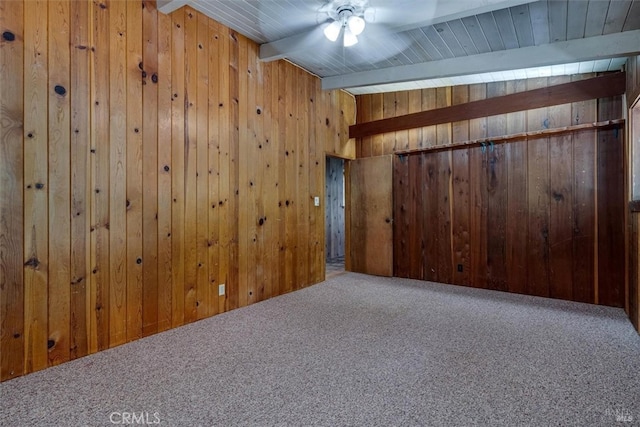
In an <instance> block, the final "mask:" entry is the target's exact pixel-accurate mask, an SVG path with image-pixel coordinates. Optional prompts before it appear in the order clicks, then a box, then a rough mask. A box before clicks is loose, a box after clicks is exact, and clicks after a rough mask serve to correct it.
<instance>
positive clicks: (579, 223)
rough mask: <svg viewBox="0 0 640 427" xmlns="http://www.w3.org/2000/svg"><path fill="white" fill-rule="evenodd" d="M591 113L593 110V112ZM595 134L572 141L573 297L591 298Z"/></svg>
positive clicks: (579, 136)
mask: <svg viewBox="0 0 640 427" xmlns="http://www.w3.org/2000/svg"><path fill="white" fill-rule="evenodd" d="M593 112H594V113H595V109H594V111H593ZM595 146H596V132H595V131H592V130H589V131H583V132H579V133H577V134H575V135H574V138H573V178H572V179H573V215H572V216H573V236H572V237H573V262H572V270H573V277H572V279H573V298H574V299H575V300H576V301H581V302H594V301H596V299H595V289H596V288H595V275H594V264H595V246H594V241H595V237H596V236H595V231H596V224H595V218H596V217H595V215H594V214H593V212H595V210H596V182H595V180H596V170H595V160H594V159H595V156H596V150H595Z"/></svg>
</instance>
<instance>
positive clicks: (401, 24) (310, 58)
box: [159, 0, 640, 93]
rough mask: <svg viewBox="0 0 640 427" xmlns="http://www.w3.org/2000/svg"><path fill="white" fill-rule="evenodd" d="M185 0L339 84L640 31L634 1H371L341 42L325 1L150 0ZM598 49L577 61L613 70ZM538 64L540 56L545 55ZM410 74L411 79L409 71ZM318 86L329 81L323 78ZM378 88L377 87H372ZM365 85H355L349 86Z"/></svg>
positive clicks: (268, 50)
mask: <svg viewBox="0 0 640 427" xmlns="http://www.w3.org/2000/svg"><path fill="white" fill-rule="evenodd" d="M184 4H190V5H192V6H193V7H194V8H196V9H198V10H200V11H201V12H203V13H205V14H207V15H208V16H210V17H211V18H213V19H215V20H217V21H219V22H221V23H223V24H225V25H227V26H229V27H231V28H233V29H234V30H236V31H238V32H240V33H241V34H243V35H245V36H247V37H249V38H250V39H252V40H254V41H256V42H258V43H261V44H262V46H261V59H263V60H271V59H276V58H281V57H286V58H287V59H289V60H290V61H292V62H294V63H295V64H297V65H299V66H301V67H302V68H305V69H306V70H308V71H310V72H312V73H314V74H316V75H318V76H320V77H322V78H325V79H324V80H327V82H326V83H327V84H330V85H331V88H335V87H347V88H349V87H355V86H356V85H354V84H353V81H349V80H348V79H346V81H345V84H344V85H342V86H341V84H340V81H341V80H340V79H339V78H340V77H343V76H353V75H354V73H362V72H367V71H374V70H383V71H384V73H385V74H384V76H385V79H386V80H385V82H386V83H394V82H396V81H406V80H407V79H406V78H404V80H403V77H402V76H401V75H398V76H397V77H396V76H395V74H398V73H395V72H394V70H396V69H399V68H402V67H407V66H417V65H419V64H428V65H433V67H437V66H438V64H440V63H441V61H446V60H450V59H454V58H466V57H471V56H472V57H473V58H469V59H470V60H472V59H474V58H475V59H477V60H479V61H483V60H484V61H485V62H486V61H487V60H488V58H490V57H483V55H487V54H491V53H494V52H507V54H511V53H512V52H513V51H515V50H517V49H523V48H530V47H534V46H545V45H550V44H554V43H562V42H571V41H576V40H580V39H584V38H593V39H592V41H593V42H594V46H597V43H595V42H596V39H597V38H600V37H602V36H606V35H615V34H621V33H623V32H628V31H632V32H634V33H633V35H634V36H635V35H636V33H637V34H638V36H637V37H638V38H637V39H638V40H640V32H638V31H637V30H639V29H640V0H584V1H575V0H574V1H572V0H542V1H535V2H527V1H526V0H467V1H464V2H446V1H444V0H440V1H430V2H425V1H422V0H394V1H393V2H390V1H386V0H370V1H369V4H370V6H372V7H374V8H375V9H376V21H375V22H374V23H369V24H367V27H366V28H365V32H364V33H363V34H362V35H361V36H360V37H359V43H358V44H356V45H355V46H352V47H350V48H344V47H342V46H341V44H340V43H332V42H330V41H328V40H326V39H325V38H324V37H323V36H322V26H323V25H324V22H325V21H326V14H323V13H320V12H319V9H320V8H321V7H322V6H323V5H324V4H325V1H324V0H307V1H300V0H271V1H267V2H265V1H259V0H198V1H194V0H164V1H159V5H160V8H161V10H163V11H165V12H170V11H172V10H175V9H176V8H178V7H180V6H182V5H184ZM611 40H613V42H611ZM609 43H612V44H613V45H614V46H615V45H616V44H617V43H616V39H611V38H609ZM635 44H636V45H637V46H638V47H637V48H633V47H632V48H629V49H626V50H625V49H622V50H621V51H613V50H611V57H624V56H627V54H629V55H630V54H634V53H635V52H631V51H634V49H635V50H637V49H640V42H638V43H635ZM558 46H560V45H558ZM561 46H562V48H563V50H565V51H566V50H571V44H566V43H565V44H563V45H561ZM604 50H605V52H606V51H607V49H604ZM627 50H629V51H630V52H627ZM509 51H511V52H509ZM558 55H559V57H558V60H557V63H558V64H561V63H564V64H566V63H568V62H572V63H579V62H581V61H585V60H586V59H587V58H572V60H571V61H568V60H567V56H566V52H565V55H564V56H562V57H560V53H559V54H558ZM603 55H604V56H606V55H607V54H606V53H605V54H603ZM603 55H600V56H599V57H598V58H594V57H591V58H588V59H589V60H593V59H598V60H600V62H598V63H592V64H586V65H583V67H590V69H589V71H590V72H591V71H611V70H614V69H619V67H620V65H621V64H622V63H623V62H624V61H623V60H618V61H611V60H610V58H604V57H603ZM544 56H548V55H546V54H545V55H544ZM514 58H515V57H514ZM546 59H547V60H548V58H546ZM607 59H609V60H607ZM442 64H446V63H442ZM545 65H549V64H548V61H547V63H545ZM554 65H555V64H554ZM509 66H510V67H511V68H512V69H518V68H522V64H519V63H517V62H516V61H515V59H514V63H513V64H512V65H509ZM507 68H508V66H507ZM466 73H467V74H473V72H466ZM336 78H338V79H336ZM411 80H417V79H415V78H413V77H412V78H411ZM467 83H468V82H467ZM323 86H324V87H325V88H329V87H327V85H326V84H325V82H323ZM368 86H369V85H368ZM370 86H375V85H373V84H371V85H370ZM378 86H380V85H378ZM383 89H384V88H381V87H378V88H377V89H376V90H383ZM397 89H399V88H398V87H393V88H387V90H397ZM376 90H374V91H376ZM365 92H367V91H366V90H365V91H363V90H362V89H360V90H359V91H357V92H354V93H365Z"/></svg>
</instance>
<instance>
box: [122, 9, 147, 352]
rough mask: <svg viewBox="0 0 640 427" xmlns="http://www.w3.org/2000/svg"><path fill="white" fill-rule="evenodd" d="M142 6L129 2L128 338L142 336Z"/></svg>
mask: <svg viewBox="0 0 640 427" xmlns="http://www.w3.org/2000/svg"><path fill="white" fill-rule="evenodd" d="M141 24H142V8H141V7H140V4H139V3H138V2H127V110H126V111H127V123H126V126H127V132H126V137H127V162H126V163H127V172H126V176H127V200H126V202H125V204H126V207H127V341H131V340H134V339H137V338H140V337H142V301H143V298H142V262H143V259H142V255H143V252H142V247H143V246H142V191H143V186H142V176H143V175H142V155H143V147H142V135H143V130H144V129H143V127H142V73H143V69H144V64H143V61H142V25H141Z"/></svg>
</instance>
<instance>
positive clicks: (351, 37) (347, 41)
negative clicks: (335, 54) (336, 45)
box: [342, 27, 358, 47]
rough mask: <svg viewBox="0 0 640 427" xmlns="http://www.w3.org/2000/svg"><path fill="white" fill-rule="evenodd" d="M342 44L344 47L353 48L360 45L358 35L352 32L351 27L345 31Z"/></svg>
mask: <svg viewBox="0 0 640 427" xmlns="http://www.w3.org/2000/svg"><path fill="white" fill-rule="evenodd" d="M342 43H343V45H344V47H349V46H353V45H354V44H356V43H358V37H356V35H355V34H353V33H352V32H351V30H350V29H349V27H347V28H345V29H344V39H343V41H342Z"/></svg>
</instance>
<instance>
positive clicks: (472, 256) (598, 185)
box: [393, 78, 631, 306]
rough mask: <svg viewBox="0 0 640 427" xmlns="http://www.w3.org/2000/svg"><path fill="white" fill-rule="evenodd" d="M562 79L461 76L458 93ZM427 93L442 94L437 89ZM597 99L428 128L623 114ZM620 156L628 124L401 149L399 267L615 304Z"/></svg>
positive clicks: (474, 134)
mask: <svg viewBox="0 0 640 427" xmlns="http://www.w3.org/2000/svg"><path fill="white" fill-rule="evenodd" d="M564 80H566V78H553V79H536V80H528V81H514V82H506V83H493V84H487V85H473V86H470V87H456V88H452V92H451V95H452V102H453V103H455V104H457V103H462V102H466V101H467V100H475V99H484V98H485V97H490V96H499V95H500V94H504V93H516V92H521V91H523V90H525V89H526V88H527V86H529V88H533V87H543V86H546V85H553V84H558V83H562V82H563V81H564ZM445 93H446V92H445ZM431 96H432V97H433V100H432V101H431V102H432V103H435V102H437V98H438V93H437V91H433V92H432V93H431ZM440 97H441V99H442V98H443V97H444V95H442V94H440ZM423 101H425V100H424V98H423ZM440 102H442V101H440ZM423 103H424V102H423ZM598 104H599V107H598V111H599V115H598V116H596V102H595V100H594V101H585V102H580V103H573V104H565V105H559V106H553V107H548V108H541V109H537V110H530V111H524V112H517V113H511V114H506V115H503V116H495V117H488V118H481V119H476V120H470V121H464V122H457V123H452V124H450V127H447V124H443V125H438V126H436V130H435V132H434V133H433V135H434V136H435V138H436V140H440V138H446V136H444V137H443V136H442V135H447V134H449V133H450V135H451V138H452V141H456V142H457V141H465V140H473V139H478V138H483V137H486V136H487V135H488V136H501V135H508V134H517V133H522V132H525V131H527V130H538V129H541V128H554V127H564V126H570V125H571V124H577V123H590V122H594V121H598V120H609V119H613V118H615V117H617V118H619V117H620V116H621V115H622V112H621V110H620V106H621V102H620V98H613V99H606V100H599V103H598ZM437 128H441V129H442V130H441V131H439V130H438V129H437ZM423 132H428V131H426V130H425V129H423ZM596 132H597V133H598V135H599V139H598V140H597V143H596V137H595V135H596ZM622 161H623V152H622V128H621V127H616V128H612V129H610V130H609V129H606V130H598V131H595V130H583V131H577V132H573V133H570V134H566V135H553V136H550V137H544V138H529V139H528V140H527V139H525V140H516V141H511V142H508V143H500V144H491V143H488V144H484V147H483V146H482V145H481V146H471V147H469V148H462V147H459V148H456V149H453V150H442V151H428V152H415V153H411V154H405V153H402V154H400V155H398V156H397V158H396V159H395V161H394V178H393V181H394V190H393V192H394V214H395V218H394V222H395V224H394V233H395V236H394V274H395V275H396V276H399V277H411V278H421V279H423V280H437V281H441V282H445V283H454V284H463V285H470V286H476V287H482V288H491V289H499V290H505V291H510V292H518V293H527V294H532V295H542V296H550V297H553V298H560V299H567V300H576V301H583V302H590V303H601V304H605V305H612V306H620V305H621V304H622V303H623V302H624V259H623V258H622V257H620V256H619V254H620V253H624V236H623V230H624V225H623V223H624V215H623V213H624V212H623V209H624V203H623V202H624V197H623V194H622V189H623V187H624V186H623V179H622V166H621V165H622ZM449 173H450V174H451V177H449V176H448V174H449ZM416 177H418V178H416ZM447 183H448V184H447ZM613 189H615V190H613ZM447 203H448V205H449V210H448V212H447V211H446V210H445V208H444V206H445V205H447ZM447 213H448V214H449V215H450V217H449V218H447ZM614 218H615V219H614ZM449 221H450V223H451V226H450V228H449V229H448V228H447V227H448V224H449ZM465 224H468V225H467V227H468V231H466V230H465ZM465 251H467V253H468V255H465ZM465 257H467V258H468V261H466V260H465ZM444 261H446V262H444ZM460 270H461V271H460ZM604 277H607V279H604ZM598 278H599V280H598ZM630 292H631V291H630ZM598 294H599V295H598Z"/></svg>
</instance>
